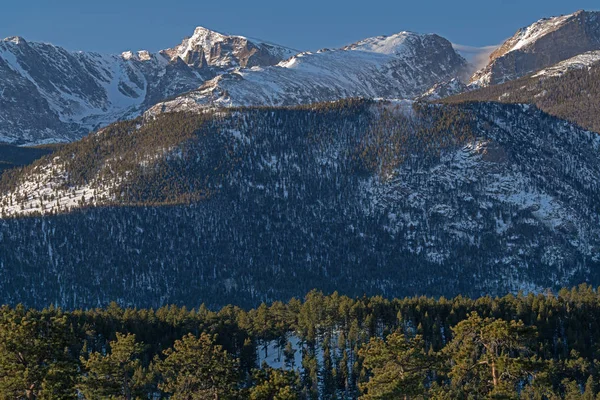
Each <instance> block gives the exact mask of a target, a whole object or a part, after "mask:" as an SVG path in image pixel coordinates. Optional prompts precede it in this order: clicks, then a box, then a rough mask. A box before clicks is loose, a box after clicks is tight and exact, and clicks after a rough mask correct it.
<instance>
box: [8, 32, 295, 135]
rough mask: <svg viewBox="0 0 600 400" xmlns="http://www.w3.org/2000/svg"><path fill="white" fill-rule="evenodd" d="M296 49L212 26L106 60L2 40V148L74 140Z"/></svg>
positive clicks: (16, 39)
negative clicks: (174, 42) (177, 41)
mask: <svg viewBox="0 0 600 400" xmlns="http://www.w3.org/2000/svg"><path fill="white" fill-rule="evenodd" d="M293 53H294V51H293V50H290V49H287V48H284V47H281V46H276V45H272V44H268V43H264V42H260V41H251V40H249V39H246V38H243V37H239V36H226V35H222V34H219V33H216V32H212V31H209V30H207V29H205V28H200V27H199V28H197V29H196V30H195V32H194V35H193V36H192V37H190V38H188V39H185V40H184V41H183V43H182V44H181V45H180V46H177V47H175V48H174V49H167V50H164V51H160V52H158V53H149V52H147V51H138V52H135V53H134V52H130V51H128V52H124V53H123V54H119V55H102V54H98V53H90V52H70V51H67V50H65V49H63V48H61V47H58V46H53V45H51V44H45V43H33V42H32V43H30V42H27V41H26V40H24V39H23V38H20V37H10V38H7V39H4V40H2V41H0V142H8V143H16V144H25V143H28V144H33V143H44V142H64V141H72V140H75V139H78V138H80V137H82V136H83V135H84V134H86V133H88V132H89V131H90V130H93V129H97V128H98V127H101V126H104V125H106V124H108V123H111V122H113V121H116V120H119V119H123V118H129V117H135V116H136V115H138V114H139V113H140V112H142V111H143V110H145V109H147V108H148V107H149V106H151V105H153V104H155V103H157V102H158V101H161V100H164V99H165V98H169V97H172V96H175V95H178V94H181V93H184V92H187V91H189V90H192V89H196V88H197V87H199V86H200V85H201V84H202V83H203V82H205V81H206V80H208V79H211V78H214V77H215V76H217V75H218V74H220V73H223V72H224V71H226V70H227V69H228V68H230V67H232V66H237V65H242V66H251V65H259V66H267V65H272V64H276V63H278V62H280V61H282V60H284V59H286V58H288V57H289V56H290V55H292V54H293Z"/></svg>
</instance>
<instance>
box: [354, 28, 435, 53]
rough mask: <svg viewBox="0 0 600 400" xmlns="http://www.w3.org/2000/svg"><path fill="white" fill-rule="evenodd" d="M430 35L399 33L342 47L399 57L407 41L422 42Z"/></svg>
mask: <svg viewBox="0 0 600 400" xmlns="http://www.w3.org/2000/svg"><path fill="white" fill-rule="evenodd" d="M429 36H432V35H431V34H422V33H415V32H410V31H401V32H398V33H394V34H392V35H380V36H373V37H370V38H366V39H363V40H360V41H358V42H356V43H352V44H350V45H347V46H344V47H343V50H359V51H366V52H370V53H379V54H387V55H400V54H402V53H403V52H404V50H406V45H407V41H411V40H422V39H423V38H427V37H429Z"/></svg>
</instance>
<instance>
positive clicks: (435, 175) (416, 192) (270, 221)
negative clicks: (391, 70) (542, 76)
mask: <svg viewBox="0 0 600 400" xmlns="http://www.w3.org/2000/svg"><path fill="white" fill-rule="evenodd" d="M582 149H585V151H582ZM599 150H600V140H599V138H598V135H595V134H592V133H590V132H587V131H584V130H581V129H580V128H578V127H577V126H575V125H571V124H568V123H566V122H565V121H563V120H559V119H556V118H554V117H552V116H549V115H547V114H545V113H543V112H541V111H539V110H538V109H536V108H535V107H533V106H532V107H529V106H521V105H501V104H489V103H482V104H467V105H463V104H461V105H431V104H418V103H410V102H384V101H367V100H346V101H341V102H335V103H323V104H317V105H310V106H303V107H292V108H285V107H284V108H268V107H265V108H240V109H232V110H216V111H212V112H206V113H203V114H191V113H174V114H164V115H159V116H157V117H155V118H154V117H148V118H146V119H137V120H133V121H125V122H119V123H117V124H114V125H111V126H110V127H108V128H105V129H103V130H100V131H98V132H96V133H94V134H92V135H90V136H88V137H86V138H85V139H83V140H81V141H79V142H75V143H72V144H68V145H64V146H63V147H61V148H59V149H57V150H56V151H55V152H54V153H52V154H51V155H48V156H45V157H43V158H41V159H38V160H36V161H35V162H33V163H32V164H30V165H28V166H25V167H22V168H18V169H13V170H9V171H7V172H5V173H4V174H2V176H1V177H0V210H1V215H2V217H3V218H0V238H1V239H0V300H1V301H2V302H3V303H7V304H18V303H24V304H26V305H28V306H37V307H43V306H45V305H47V304H54V305H56V306H61V307H65V308H68V309H72V308H77V307H99V306H105V305H107V304H108V303H109V302H111V301H116V302H117V303H118V304H120V305H122V306H136V307H155V308H156V307H161V306H163V305H165V304H177V305H180V306H182V305H186V306H188V307H195V306H197V305H198V304H200V303H202V302H204V303H206V304H207V305H209V306H211V307H222V306H224V305H226V304H236V305H239V306H246V307H254V306H257V305H258V304H260V303H261V302H264V301H266V302H270V301H275V300H282V301H286V300H289V299H290V298H292V297H294V296H302V295H303V294H304V293H306V292H308V291H309V290H311V289H313V288H317V289H319V290H323V291H324V292H325V293H332V292H333V291H336V290H337V291H339V292H340V293H343V294H346V295H350V296H359V295H362V294H367V295H382V296H387V297H398V296H412V295H417V294H418V295H420V294H427V295H432V296H442V295H443V296H447V297H450V296H455V295H457V294H463V295H469V296H480V295H484V294H493V295H496V294H503V293H507V292H513V293H516V292H518V291H519V290H521V289H524V290H528V291H529V290H533V291H538V292H540V291H544V290H545V289H546V288H552V289H554V290H557V289H559V288H560V287H563V286H567V285H575V284H579V283H582V282H588V283H590V284H594V285H595V284H600V269H599V268H598V266H599V263H600V258H599V257H600V256H599V255H600V228H599V227H600V219H599V218H600V212H599V210H600V209H599V207H600V184H599V182H600V159H599V158H598V157H597V154H598V151H599ZM182 282H185V284H184V285H182Z"/></svg>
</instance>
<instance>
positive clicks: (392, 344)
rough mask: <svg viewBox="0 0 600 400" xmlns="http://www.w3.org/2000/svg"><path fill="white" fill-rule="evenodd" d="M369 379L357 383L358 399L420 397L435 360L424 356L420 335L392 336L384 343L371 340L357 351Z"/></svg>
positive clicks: (377, 339) (396, 334)
mask: <svg viewBox="0 0 600 400" xmlns="http://www.w3.org/2000/svg"><path fill="white" fill-rule="evenodd" d="M360 355H361V356H362V357H364V362H363V365H364V367H365V368H366V369H367V370H369V371H370V373H371V378H370V379H369V381H368V382H367V383H366V384H361V385H360V389H361V391H362V392H363V395H362V396H361V399H364V400H373V399H394V398H396V399H402V398H404V399H408V398H413V397H414V396H420V395H423V394H424V393H425V391H426V389H425V384H426V379H427V375H428V373H429V372H430V371H431V370H432V369H433V367H434V366H435V364H436V358H435V357H433V356H430V355H428V354H427V353H426V352H425V349H424V342H423V338H422V337H421V336H416V337H414V338H412V339H407V338H406V337H405V336H404V335H403V334H399V333H392V334H391V335H389V336H388V337H387V338H386V339H385V340H382V339H380V338H374V339H372V340H371V341H370V342H369V343H368V344H367V345H366V346H365V347H364V348H363V349H361V351H360Z"/></svg>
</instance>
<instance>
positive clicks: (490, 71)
mask: <svg viewBox="0 0 600 400" xmlns="http://www.w3.org/2000/svg"><path fill="white" fill-rule="evenodd" d="M593 50H600V12H594V11H590V12H588V11H577V12H576V13H573V14H569V15H561V16H558V17H553V18H544V19H541V20H539V21H537V22H535V23H533V24H532V25H530V26H527V27H524V28H522V29H519V30H518V31H517V32H516V33H515V34H514V35H513V36H512V37H511V38H509V39H508V40H506V41H505V42H504V43H503V44H502V45H501V46H500V47H499V48H498V49H496V50H495V51H494V52H493V53H492V54H491V55H490V59H489V63H488V64H487V65H486V66H485V67H484V68H482V69H480V70H479V71H477V72H476V73H475V74H474V75H473V76H472V77H471V83H472V84H473V85H476V86H488V85H494V84H498V83H502V82H506V81H508V80H513V79H517V78H519V77H522V76H525V75H528V74H530V73H532V72H535V71H538V70H540V69H542V68H546V67H548V66H550V65H553V64H556V63H558V62H560V61H563V60H566V59H568V58H571V57H573V56H575V55H578V54H581V53H585V52H588V51H593Z"/></svg>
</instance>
